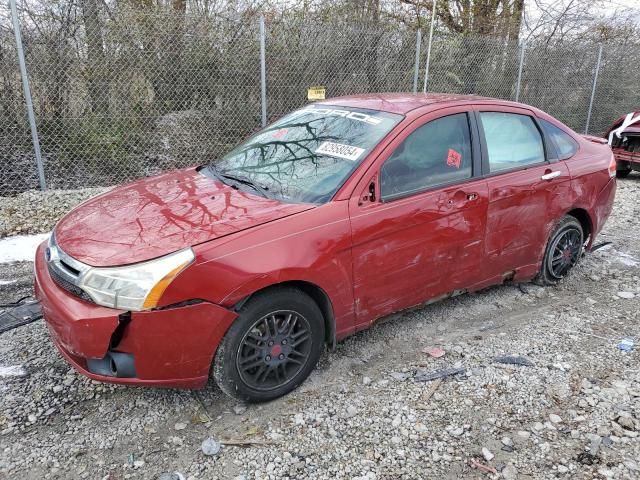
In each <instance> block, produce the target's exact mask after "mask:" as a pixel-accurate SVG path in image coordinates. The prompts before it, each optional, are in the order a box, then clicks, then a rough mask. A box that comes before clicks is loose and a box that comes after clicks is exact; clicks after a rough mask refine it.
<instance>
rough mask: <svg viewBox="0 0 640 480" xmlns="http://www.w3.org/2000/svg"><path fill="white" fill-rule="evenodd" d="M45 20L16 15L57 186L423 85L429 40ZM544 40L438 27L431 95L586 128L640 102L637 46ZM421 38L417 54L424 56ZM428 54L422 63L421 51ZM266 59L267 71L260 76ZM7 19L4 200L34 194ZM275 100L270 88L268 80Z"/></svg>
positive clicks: (213, 24) (159, 163) (318, 27)
mask: <svg viewBox="0 0 640 480" xmlns="http://www.w3.org/2000/svg"><path fill="white" fill-rule="evenodd" d="M84 5H85V8H84V9H82V10H81V11H78V12H75V13H73V14H72V13H71V12H67V14H63V13H61V15H60V16H59V17H56V18H54V19H51V20H48V21H46V22H44V21H42V19H41V18H38V17H34V16H33V15H29V14H27V12H25V11H19V15H18V16H19V19H20V25H21V26H20V29H21V32H22V38H23V41H22V43H23V49H24V54H25V60H26V69H27V72H28V78H29V81H30V83H31V93H32V96H33V107H34V112H35V121H36V124H37V128H38V138H39V140H40V144H41V150H42V164H43V167H44V172H45V180H46V184H47V188H54V189H58V188H59V189H69V188H79V187H89V186H104V185H113V184H118V183H122V182H124V181H128V180H132V179H135V178H138V177H142V176H147V175H152V174H155V173H159V172H162V171H165V170H167V169H171V168H177V167H183V166H187V165H196V164H201V163H204V162H205V161H208V160H210V159H215V158H217V157H219V156H221V155H223V154H224V153H225V152H227V151H228V150H230V149H231V147H232V146H233V145H235V144H236V143H238V142H239V141H241V140H242V139H243V138H245V137H246V136H247V135H249V134H250V133H251V132H253V131H255V130H257V129H259V128H260V127H261V124H262V115H263V114H265V115H266V118H267V120H268V121H273V120H275V119H276V118H278V117H279V116H281V115H283V114H285V113H287V112H288V111H290V110H292V109H294V108H297V107H300V106H302V105H305V104H306V103H308V100H307V97H306V95H307V89H308V88H309V87H310V86H313V85H323V86H325V87H326V91H327V95H328V96H329V97H334V96H339V95H346V94H354V93H367V92H391V91H396V92H397V91H411V90H413V89H414V87H415V86H417V90H418V91H421V90H422V87H423V84H424V78H425V71H424V68H425V59H426V56H427V50H428V48H429V45H428V39H427V38H426V37H427V36H426V35H425V36H423V37H422V38H421V37H420V35H417V32H416V31H415V30H412V29H410V28H408V27H406V26H404V25H393V26H387V27H382V26H371V25H368V26H364V25H363V26H357V25H353V24H349V23H340V22H338V21H331V22H328V21H314V22H311V21H306V22H305V21H299V20H277V21H276V20H269V19H267V20H266V22H265V29H264V31H265V33H264V38H263V40H264V44H265V50H264V57H262V55H261V48H260V44H261V29H260V28H259V23H260V22H259V18H257V17H255V16H253V17H248V18H245V19H241V20H230V19H226V18H221V17H219V16H215V15H198V16H195V15H187V14H175V13H173V14H166V13H157V12H156V13H149V12H141V11H140V10H135V9H127V8H124V7H123V8H119V9H118V10H117V11H112V12H109V13H108V15H106V14H105V13H104V12H98V11H97V10H93V9H92V8H88V7H87V5H89V6H91V5H97V3H96V2H85V4H84ZM599 48H600V46H599V45H597V44H590V43H584V42H577V41H576V42H568V41H565V42H563V43H561V44H554V45H549V44H545V43H538V42H530V43H528V44H526V45H525V46H524V47H523V46H522V45H520V44H518V43H517V42H513V41H505V40H503V39H499V38H493V37H480V36H451V35H439V34H436V35H435V36H434V38H433V41H432V44H431V62H430V68H429V76H428V90H429V91H438V92H452V93H474V94H478V95H486V96H491V97H498V98H505V99H516V98H517V99H518V100H519V101H521V102H524V103H528V104H530V105H534V106H536V107H539V108H541V109H543V110H545V111H547V112H549V113H550V114H552V115H554V116H555V117H557V118H558V119H560V120H562V121H563V122H565V123H566V124H567V125H569V126H570V127H572V128H574V129H575V130H577V131H581V132H582V131H584V130H585V126H586V122H587V117H588V115H589V105H590V102H591V94H592V89H593V84H594V77H595V75H596V72H598V82H597V85H596V88H595V95H594V99H593V107H592V109H591V122H590V125H589V133H596V134H597V133H601V132H602V131H603V130H604V129H605V128H606V126H607V125H608V124H609V123H611V122H612V121H613V120H614V119H615V118H617V117H618V116H620V115H622V114H625V113H627V112H628V111H631V110H634V109H638V104H640V74H639V72H638V66H637V65H638V62H637V61H636V60H635V59H637V58H640V55H639V54H640V47H639V46H638V45H631V44H629V45H615V46H614V45H604V46H603V53H602V58H601V61H600V65H599V66H598V62H597V59H598V51H599ZM417 49H419V55H417V53H418V52H417V51H416V50H417ZM417 60H418V61H419V63H418V64H417V63H416V61H417ZM261 65H264V67H265V71H266V76H265V82H264V84H263V83H262V80H261ZM21 82H22V78H21V75H20V69H19V64H18V49H17V45H16V41H15V36H14V30H13V27H12V19H11V16H10V15H9V13H8V12H1V14H0V109H1V116H0V195H12V194H17V193H20V192H22V191H25V190H28V189H37V188H40V187H41V185H40V184H39V181H38V171H37V159H36V155H35V153H34V147H33V143H32V139H31V132H30V129H29V119H28V116H27V113H26V112H27V110H26V108H25V100H24V98H25V97H24V91H23V88H22V83H21ZM263 88H264V91H265V92H266V95H265V96H263V95H262V93H261V92H262V89H263Z"/></svg>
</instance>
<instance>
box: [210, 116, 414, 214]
mask: <svg viewBox="0 0 640 480" xmlns="http://www.w3.org/2000/svg"><path fill="white" fill-rule="evenodd" d="M402 118H403V117H402V116H401V115H396V114H392V113H387V112H380V111H377V110H365V109H360V108H347V107H344V108H342V107H337V106H313V105H312V106H308V107H306V108H303V109H301V110H297V111H295V112H293V113H291V114H289V115H287V116H285V117H283V118H282V119H280V120H278V121H277V122H275V123H274V124H272V125H270V126H269V127H267V128H265V129H264V130H262V131H260V132H259V133H257V134H256V135H254V136H253V137H251V138H250V139H249V140H247V141H246V142H244V143H242V144H241V145H239V146H238V147H236V148H235V149H234V150H232V151H231V152H229V153H228V154H227V155H225V156H224V157H223V158H222V159H220V160H218V161H216V162H213V163H214V167H213V168H214V169H215V170H216V171H217V173H218V174H219V177H220V178H221V179H222V180H223V181H225V177H224V175H228V176H233V177H235V178H240V179H242V180H248V181H250V182H251V183H254V184H256V185H257V186H258V187H259V188H260V189H261V190H262V191H263V192H266V194H267V195H268V196H270V197H273V198H277V199H280V200H283V201H291V202H312V203H322V202H326V201H328V200H329V199H331V197H332V196H333V194H334V193H335V192H336V191H337V190H338V189H339V188H340V187H341V186H342V184H343V183H344V181H345V180H346V179H347V178H348V177H349V175H350V174H351V173H352V172H353V170H354V169H355V168H356V167H357V166H358V165H359V164H360V162H362V160H363V159H364V158H366V156H367V155H368V154H369V152H371V150H372V149H373V148H374V147H375V146H376V145H377V144H378V143H379V142H380V141H381V140H382V139H383V138H384V137H385V135H386V134H387V133H389V131H390V130H391V129H392V128H393V127H394V126H395V125H397V124H398V122H400V120H402Z"/></svg>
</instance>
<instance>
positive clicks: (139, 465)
mask: <svg viewBox="0 0 640 480" xmlns="http://www.w3.org/2000/svg"><path fill="white" fill-rule="evenodd" d="M143 466H144V460H135V461H134V462H133V468H142V467H143Z"/></svg>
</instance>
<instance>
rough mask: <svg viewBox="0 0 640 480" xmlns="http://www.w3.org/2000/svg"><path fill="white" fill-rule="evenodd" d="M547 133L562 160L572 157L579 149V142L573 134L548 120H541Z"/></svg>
mask: <svg viewBox="0 0 640 480" xmlns="http://www.w3.org/2000/svg"><path fill="white" fill-rule="evenodd" d="M540 123H542V128H543V130H544V133H545V135H546V136H547V137H548V138H550V139H551V141H552V142H553V144H554V145H555V147H556V150H557V151H558V156H559V157H560V160H565V159H567V158H569V157H572V156H573V155H574V154H575V153H576V152H577V151H578V144H577V143H576V141H575V140H574V139H573V138H571V136H570V135H569V134H567V133H565V132H564V131H562V130H561V129H560V128H558V127H556V126H555V125H553V124H552V123H549V122H547V121H546V120H540Z"/></svg>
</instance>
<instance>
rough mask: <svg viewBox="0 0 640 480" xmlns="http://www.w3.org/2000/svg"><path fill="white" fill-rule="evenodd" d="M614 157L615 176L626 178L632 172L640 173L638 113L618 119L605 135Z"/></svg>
mask: <svg viewBox="0 0 640 480" xmlns="http://www.w3.org/2000/svg"><path fill="white" fill-rule="evenodd" d="M605 138H606V139H607V140H608V142H609V145H611V150H613V154H614V156H615V157H616V162H617V165H618V167H617V172H616V173H617V176H618V178H626V177H627V175H629V174H630V173H631V172H632V171H634V170H635V171H637V172H640V112H631V113H629V114H627V115H625V116H624V117H620V118H619V119H618V120H616V121H615V122H614V123H613V125H611V126H610V127H609V129H608V130H607V132H606V133H605Z"/></svg>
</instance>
